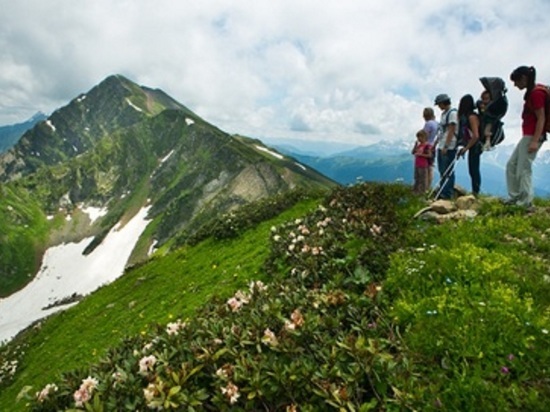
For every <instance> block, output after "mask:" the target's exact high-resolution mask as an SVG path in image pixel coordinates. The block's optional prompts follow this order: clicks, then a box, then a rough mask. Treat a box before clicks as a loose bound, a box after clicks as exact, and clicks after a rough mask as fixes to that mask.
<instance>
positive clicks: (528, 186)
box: [516, 136, 537, 207]
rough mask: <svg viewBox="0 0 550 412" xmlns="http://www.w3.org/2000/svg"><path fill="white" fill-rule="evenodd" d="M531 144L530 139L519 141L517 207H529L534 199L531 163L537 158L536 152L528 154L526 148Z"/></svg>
mask: <svg viewBox="0 0 550 412" xmlns="http://www.w3.org/2000/svg"><path fill="white" fill-rule="evenodd" d="M530 142H531V137H530V136H529V137H523V138H522V139H521V142H520V144H521V150H519V153H518V166H517V170H518V173H519V175H518V176H519V180H518V183H519V186H518V188H519V190H518V195H517V198H516V199H517V201H516V203H517V205H518V206H524V207H529V206H531V203H532V202H533V198H534V197H535V193H534V189H533V162H534V161H535V158H536V157H537V152H534V153H529V152H528V148H529V144H530Z"/></svg>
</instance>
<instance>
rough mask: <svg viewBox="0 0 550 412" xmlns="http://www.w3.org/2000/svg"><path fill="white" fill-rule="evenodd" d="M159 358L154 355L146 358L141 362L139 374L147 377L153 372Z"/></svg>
mask: <svg viewBox="0 0 550 412" xmlns="http://www.w3.org/2000/svg"><path fill="white" fill-rule="evenodd" d="M156 362H157V358H156V357H155V356H154V355H150V356H145V357H143V358H141V359H140V361H139V373H140V374H141V375H147V373H148V372H149V371H150V370H153V367H154V366H155V363H156Z"/></svg>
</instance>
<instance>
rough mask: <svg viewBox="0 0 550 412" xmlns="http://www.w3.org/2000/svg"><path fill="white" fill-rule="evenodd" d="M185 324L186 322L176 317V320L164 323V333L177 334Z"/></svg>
mask: <svg viewBox="0 0 550 412" xmlns="http://www.w3.org/2000/svg"><path fill="white" fill-rule="evenodd" d="M186 326H187V323H185V322H182V321H181V320H180V319H178V320H177V321H176V322H170V323H168V325H166V333H168V335H177V334H178V333H179V331H180V330H182V329H184V328H185V327H186Z"/></svg>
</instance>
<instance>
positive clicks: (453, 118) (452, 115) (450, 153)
mask: <svg viewBox="0 0 550 412" xmlns="http://www.w3.org/2000/svg"><path fill="white" fill-rule="evenodd" d="M434 104H435V105H436V106H437V107H439V109H440V110H441V120H440V121H439V126H440V127H439V134H438V137H437V140H436V144H438V145H439V148H438V150H437V169H438V170H439V174H440V176H441V182H440V184H442V185H443V186H442V187H441V188H440V195H439V198H440V199H451V198H452V196H453V190H454V185H455V172H454V167H451V165H452V163H453V162H454V160H455V158H456V154H457V142H458V136H457V133H458V128H457V124H458V115H457V111H456V109H454V108H452V107H451V98H450V97H449V96H448V95H446V94H438V95H437V96H436V98H435V101H434ZM445 172H447V174H445Z"/></svg>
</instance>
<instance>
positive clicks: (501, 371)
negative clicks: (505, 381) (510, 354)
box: [500, 366, 510, 375]
mask: <svg viewBox="0 0 550 412" xmlns="http://www.w3.org/2000/svg"><path fill="white" fill-rule="evenodd" d="M500 373H502V374H503V375H507V374H509V373H510V369H508V368H507V367H506V366H503V367H502V368H500Z"/></svg>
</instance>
